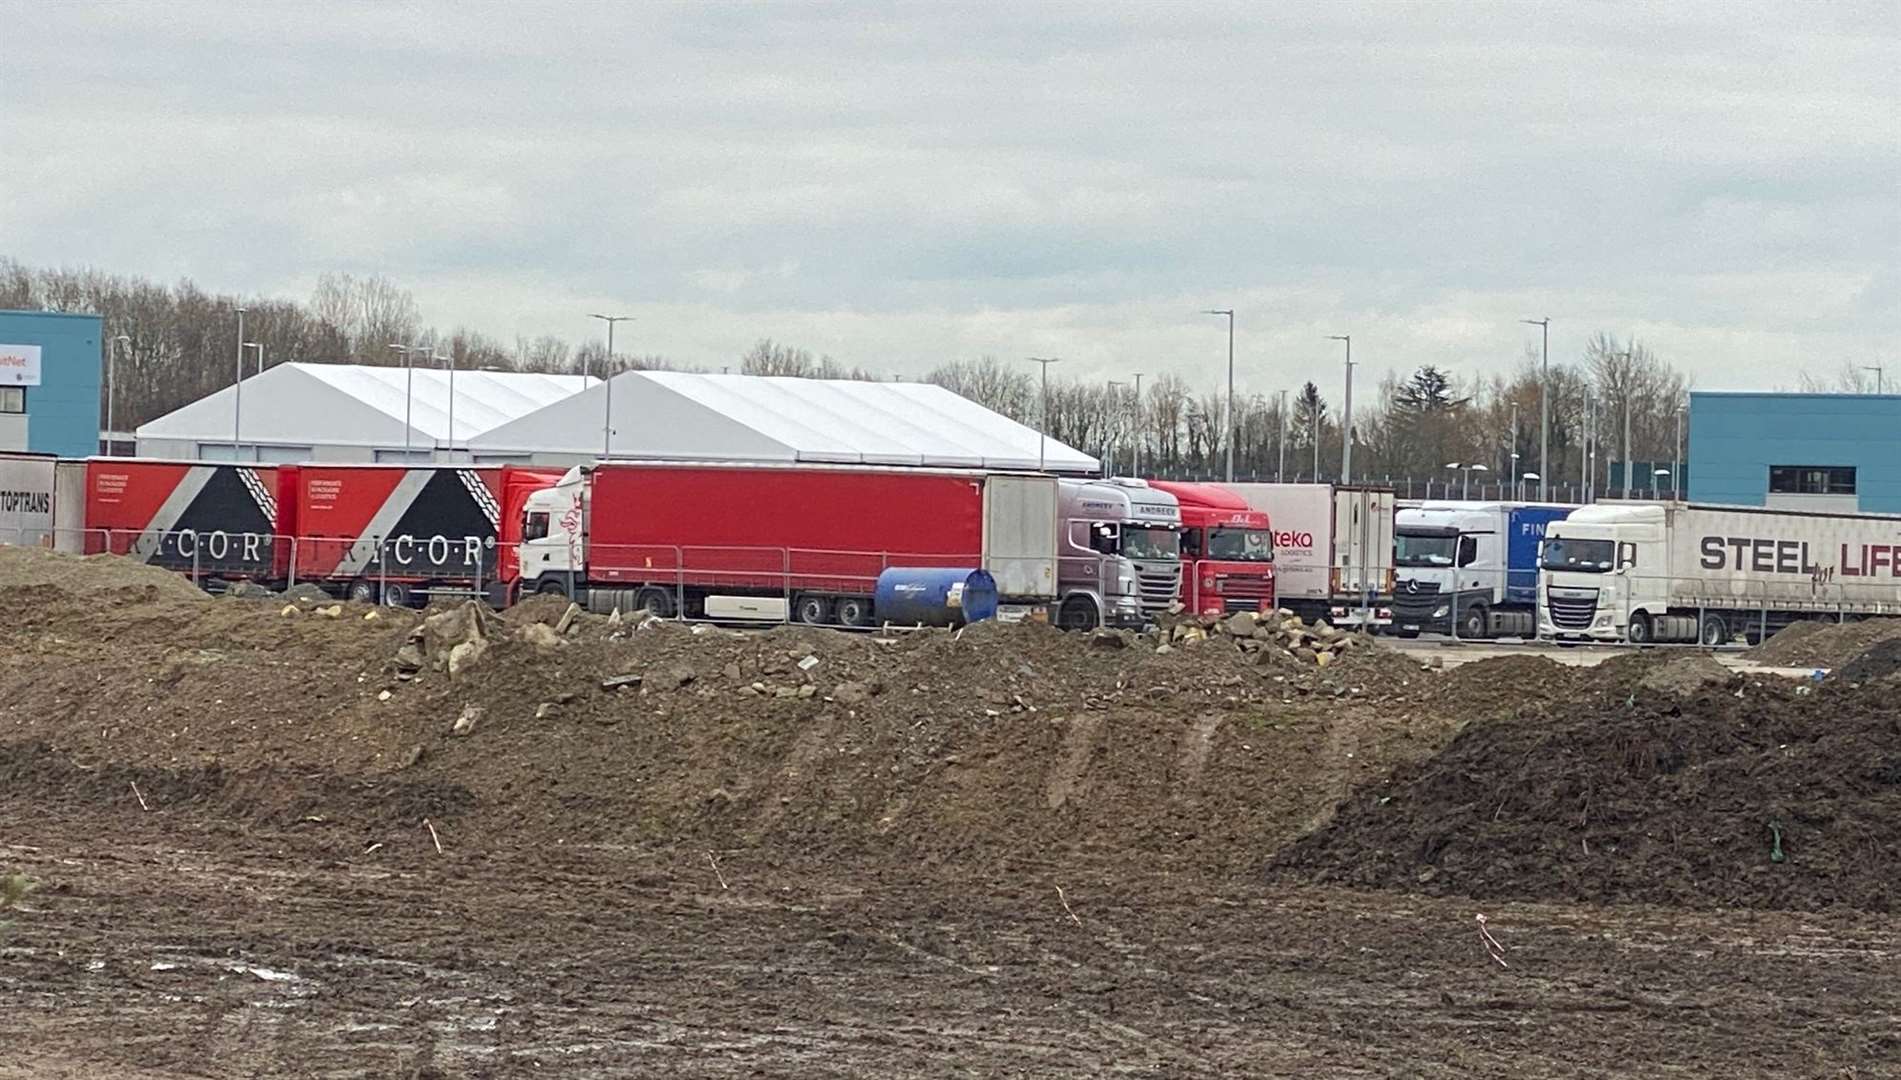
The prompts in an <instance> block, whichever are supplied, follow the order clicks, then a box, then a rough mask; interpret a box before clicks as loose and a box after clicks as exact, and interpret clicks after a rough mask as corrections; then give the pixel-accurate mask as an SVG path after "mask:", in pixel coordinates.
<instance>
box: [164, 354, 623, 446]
mask: <svg viewBox="0 0 1901 1080" xmlns="http://www.w3.org/2000/svg"><path fill="white" fill-rule="evenodd" d="M599 381H600V380H598V379H595V378H592V377H589V376H582V375H538V374H531V373H527V372H515V371H460V372H453V373H451V372H449V371H446V370H442V369H437V368H401V367H370V366H366V365H360V364H297V363H291V364H279V365H277V366H276V367H273V368H270V369H269V370H267V371H264V372H263V373H261V374H258V375H253V376H251V377H250V378H248V379H245V380H244V381H243V382H241V383H239V384H237V385H236V386H227V387H225V388H224V389H223V390H220V391H218V392H217V393H215V394H212V395H210V396H208V397H204V398H200V399H199V400H197V401H194V402H192V403H191V404H190V405H187V406H185V407H184V408H181V409H177V410H174V411H172V412H169V413H167V414H165V415H164V416H161V417H159V418H158V419H156V420H152V421H149V422H147V423H144V424H141V425H139V428H138V431H137V437H138V452H139V456H141V457H158V458H174V459H187V460H198V461H233V460H239V461H263V462H277V463H285V462H299V461H320V462H339V463H343V462H376V461H467V460H469V457H470V455H469V444H470V441H471V440H473V439H474V438H476V437H477V436H479V435H481V434H483V433H484V432H486V431H488V430H490V429H492V428H494V427H496V426H498V425H502V424H506V423H508V422H510V421H513V420H516V419H519V418H521V417H523V416H527V415H529V414H531V413H533V412H535V411H536V410H538V409H542V408H546V407H547V406H549V405H551V404H554V403H556V402H558V401H561V400H562V399H564V398H568V397H572V396H573V395H575V394H577V393H580V392H581V391H583V390H585V389H587V388H588V387H589V386H593V385H595V384H597V383H598V382H599ZM451 384H453V391H452V390H451Z"/></svg>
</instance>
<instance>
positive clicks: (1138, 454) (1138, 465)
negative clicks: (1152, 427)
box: [1129, 371, 1142, 476]
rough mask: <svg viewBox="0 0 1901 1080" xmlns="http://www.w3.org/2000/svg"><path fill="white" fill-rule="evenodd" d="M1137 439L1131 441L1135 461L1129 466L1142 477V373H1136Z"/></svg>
mask: <svg viewBox="0 0 1901 1080" xmlns="http://www.w3.org/2000/svg"><path fill="white" fill-rule="evenodd" d="M1134 435H1135V437H1134V438H1132V439H1130V440H1129V441H1130V442H1132V443H1134V444H1135V461H1134V462H1133V463H1132V464H1131V465H1130V466H1129V468H1130V471H1132V472H1134V473H1135V475H1137V476H1141V475H1142V373H1141V372H1139V371H1138V372H1136V373H1135V433H1134Z"/></svg>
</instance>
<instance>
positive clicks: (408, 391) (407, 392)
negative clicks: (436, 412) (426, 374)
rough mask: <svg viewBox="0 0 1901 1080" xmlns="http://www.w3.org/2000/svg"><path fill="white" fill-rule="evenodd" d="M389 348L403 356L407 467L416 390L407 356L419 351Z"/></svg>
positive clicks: (395, 346)
mask: <svg viewBox="0 0 1901 1080" xmlns="http://www.w3.org/2000/svg"><path fill="white" fill-rule="evenodd" d="M390 348H392V349H395V350H396V351H397V352H399V353H401V354H402V356H403V464H405V465H407V464H408V463H409V455H410V449H409V446H410V420H411V418H412V417H413V416H414V415H415V409H414V405H413V402H414V400H415V390H416V373H415V369H414V367H413V366H412V365H411V364H410V362H409V354H410V353H413V352H418V351H420V350H418V349H417V348H416V347H415V346H411V345H397V344H394V343H392V344H391V345H390Z"/></svg>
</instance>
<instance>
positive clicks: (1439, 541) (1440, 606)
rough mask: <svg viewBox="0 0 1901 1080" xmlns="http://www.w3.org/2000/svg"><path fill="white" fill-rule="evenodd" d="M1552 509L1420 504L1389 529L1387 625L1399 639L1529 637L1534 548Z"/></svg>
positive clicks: (1559, 512)
mask: <svg viewBox="0 0 1901 1080" xmlns="http://www.w3.org/2000/svg"><path fill="white" fill-rule="evenodd" d="M1573 509H1575V508H1574V507H1571V506H1565V505H1560V504H1530V503H1511V502H1424V503H1421V504H1420V505H1419V506H1417V507H1409V508H1407V509H1403V510H1401V511H1399V514H1398V518H1397V524H1396V525H1395V527H1394V545H1393V563H1394V567H1395V573H1396V575H1397V582H1396V584H1395V586H1394V590H1393V627H1394V629H1395V631H1397V632H1398V633H1399V634H1401V635H1403V636H1413V635H1417V634H1420V633H1441V634H1443V633H1451V634H1454V635H1456V636H1457V637H1461V638H1467V639H1475V638H1490V637H1506V636H1512V637H1530V636H1532V634H1533V632H1534V630H1535V629H1536V607H1537V599H1538V545H1539V542H1540V541H1542V540H1543V539H1544V537H1545V530H1546V529H1547V528H1549V526H1550V524H1551V523H1552V522H1553V521H1558V520H1562V519H1563V518H1564V517H1565V516H1566V515H1568V514H1570V513H1571V511H1572V510H1573Z"/></svg>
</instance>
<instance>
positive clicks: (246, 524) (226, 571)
mask: <svg viewBox="0 0 1901 1080" xmlns="http://www.w3.org/2000/svg"><path fill="white" fill-rule="evenodd" d="M84 467H85V492H86V494H85V502H84V507H85V509H84V516H83V518H82V520H80V521H79V522H77V523H76V524H75V523H71V522H67V523H65V524H67V525H69V526H71V527H77V528H80V529H83V530H84V532H83V534H82V535H83V543H82V547H83V550H84V551H86V552H87V553H89V554H97V553H99V552H112V553H113V554H116V555H125V556H129V557H131V558H135V559H139V560H141V561H144V562H147V563H150V564H152V565H154V566H162V567H165V568H166V569H169V570H177V571H180V572H181V573H186V574H190V575H192V576H193V578H194V580H198V581H201V582H205V583H207V584H210V583H215V582H218V581H247V580H249V581H268V580H271V578H272V576H273V574H274V571H275V567H276V565H277V560H278V559H279V558H280V557H281V556H282V555H283V554H284V552H283V551H282V550H281V549H282V548H283V547H284V545H281V544H279V543H278V537H279V533H278V529H277V518H278V505H277V497H276V494H275V486H276V470H275V469H274V468H273V467H272V466H269V465H238V464H208V463H204V462H183V461H149V460H143V459H125V458H91V459H88V460H87V461H86V462H85V464H84Z"/></svg>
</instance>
